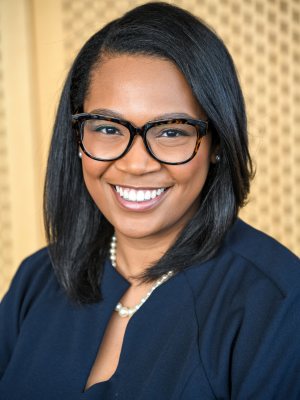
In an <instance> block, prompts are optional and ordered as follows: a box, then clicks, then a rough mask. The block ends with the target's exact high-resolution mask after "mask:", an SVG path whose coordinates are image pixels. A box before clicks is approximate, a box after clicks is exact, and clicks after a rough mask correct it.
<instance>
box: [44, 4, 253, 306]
mask: <svg viewBox="0 0 300 400" xmlns="http://www.w3.org/2000/svg"><path fill="white" fill-rule="evenodd" d="M108 54H111V55H121V54H130V55H140V54H141V55H146V56H151V57H158V58H163V59H167V60H170V61H172V62H173V63H175V64H176V65H177V67H178V68H179V69H180V70H181V71H182V73H183V74H184V76H185V77H186V80H187V82H188V83H189V85H190V87H191V89H192V91H193V93H194V94H195V96H196V98H197V100H198V101H199V104H200V105H201V106H202V108H203V109H204V111H205V113H206V114H207V116H208V118H209V119H210V121H211V125H210V126H211V128H210V129H211V132H212V136H213V140H214V142H215V143H216V142H217V143H218V144H219V146H220V151H219V156H220V161H219V162H218V163H217V164H211V165H210V168H209V172H208V176H207V179H206V182H205V184H204V187H203V189H202V192H201V206H200V208H199V209H198V211H197V212H196V214H195V215H194V216H193V217H192V218H191V220H190V221H189V222H188V223H187V225H186V226H185V227H184V229H183V230H182V231H181V233H180V234H179V236H178V237H177V239H176V240H175V241H174V243H173V244H172V246H171V247H170V248H169V250H168V251H167V252H166V253H165V254H164V255H163V256H162V257H161V258H160V259H159V260H157V262H156V263H155V264H154V265H151V266H149V268H147V269H146V271H145V272H144V273H143V274H142V275H141V276H140V277H139V278H140V282H151V281H154V280H155V279H158V278H159V277H160V276H161V275H162V274H163V273H166V272H167V271H168V270H169V269H170V265H171V266H172V269H173V270H174V271H175V272H176V271H177V272H178V271H181V270H183V269H185V268H189V267H192V266H194V265H195V264H198V265H199V264H200V263H203V262H204V261H206V260H208V259H210V258H212V257H214V256H215V255H216V253H217V252H218V250H219V248H220V246H221V245H222V242H223V240H224V238H225V236H226V233H227V232H228V230H229V229H230V228H231V227H232V225H233V223H234V222H235V220H236V218H237V214H238V210H239V208H240V207H242V206H243V205H244V204H245V201H246V199H247V195H248V193H249V185H250V180H251V179H252V177H253V175H254V174H253V168H252V162H251V158H250V155H249V151H248V136H247V119H246V111H245V104H244V99H243V95H242V92H241V88H240V85H239V81H238V78H237V73H236V70H235V67H234V63H233V61H232V58H231V56H230V54H229V52H228V50H227V49H226V47H225V45H224V44H223V42H222V40H221V39H220V38H219V37H218V36H217V35H216V33H214V32H213V30H212V29H211V28H209V27H208V26H207V25H206V24H205V23H204V22H203V21H202V20H200V19H198V18H196V17H195V16H193V15H192V14H190V13H189V12H187V11H185V10H183V9H181V8H179V7H176V6H174V5H170V4H167V3H162V2H151V3H147V4H144V5H141V6H139V7H136V8H134V9H133V10H131V11H129V12H127V13H126V14H125V15H124V16H123V17H121V18H119V19H116V20H114V21H112V22H110V23H109V24H108V25H106V26H105V27H104V28H103V29H101V30H100V31H99V32H97V33H96V34H94V35H93V36H92V37H91V38H90V39H89V40H88V41H87V43H86V44H85V45H84V46H83V48H82V49H81V51H80V52H79V54H78V56H77V58H76V59H75V61H74V63H73V66H72V67H71V70H70V72H69V75H68V77H67V80H66V83H65V86H64V89H63V92H62V95H61V99H60V103H59V107H58V111H57V117H56V121H55V125H54V131H53V137H52V142H51V147H50V153H49V159H48V167H47V174H46V182H45V192H44V219H45V228H46V235H47V240H48V245H49V246H48V248H49V254H50V257H51V260H52V263H53V266H54V269H55V272H56V275H57V278H58V280H59V282H60V284H61V286H62V288H63V289H64V291H65V292H66V294H67V295H68V297H69V299H70V300H71V301H72V302H75V303H77V304H88V303H95V302H99V301H101V300H102V294H101V290H100V282H101V277H102V272H103V267H104V262H105V259H106V257H107V254H108V249H109V243H110V240H111V237H112V235H113V231H114V228H113V226H112V225H111V224H110V223H109V222H108V221H107V219H106V218H105V217H104V215H103V214H102V213H101V211H100V210H99V208H98V207H97V206H96V204H95V203H94V201H93V199H92V198H91V196H90V194H89V192H88V190H87V188H86V186H85V182H84V179H83V174H82V165H81V161H80V159H79V158H78V156H77V154H78V144H77V142H76V136H75V133H74V132H73V130H72V118H71V116H72V114H74V113H76V112H78V111H81V110H83V103H84V99H85V97H86V95H87V93H88V89H89V84H90V81H91V77H92V72H93V69H94V68H96V67H97V65H99V62H101V59H103V57H104V56H105V55H108Z"/></svg>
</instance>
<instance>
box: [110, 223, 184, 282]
mask: <svg viewBox="0 0 300 400" xmlns="http://www.w3.org/2000/svg"><path fill="white" fill-rule="evenodd" d="M177 234H178V233H177V232H176V233H174V232H173V235H170V234H168V233H167V232H165V233H160V234H159V235H155V236H149V237H145V238H131V237H128V236H125V235H124V234H122V233H121V232H120V231H117V230H116V237H117V252H116V257H117V262H116V268H117V270H118V272H119V273H120V274H121V275H122V276H123V277H124V278H125V279H127V280H128V281H129V282H130V283H131V284H132V285H134V286H135V285H137V284H138V282H137V281H136V280H135V279H134V277H135V276H137V275H139V274H141V273H142V272H143V271H144V270H146V269H147V268H148V267H150V266H151V265H152V264H154V263H155V262H156V261H157V260H159V259H160V258H161V257H162V256H163V254H164V253H165V252H166V251H167V250H168V249H169V248H170V246H171V245H172V243H173V241H174V240H175V238H176V236H177Z"/></svg>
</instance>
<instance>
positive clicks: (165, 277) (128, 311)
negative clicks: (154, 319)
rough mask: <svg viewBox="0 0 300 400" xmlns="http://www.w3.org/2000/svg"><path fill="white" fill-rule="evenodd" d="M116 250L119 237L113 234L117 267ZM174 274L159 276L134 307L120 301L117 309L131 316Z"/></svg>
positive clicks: (112, 246)
mask: <svg viewBox="0 0 300 400" xmlns="http://www.w3.org/2000/svg"><path fill="white" fill-rule="evenodd" d="M116 251H117V238H116V236H115V235H113V237H112V239H111V242H110V250H109V252H110V257H109V258H110V261H111V263H112V266H113V267H114V268H116V263H117V256H116ZM172 275H173V271H169V272H168V273H167V274H165V275H163V276H162V277H161V278H159V279H158V280H157V281H156V283H155V284H154V285H153V286H152V288H151V290H150V291H149V292H147V294H146V296H145V297H142V298H141V300H140V302H139V304H136V305H135V306H134V307H133V308H127V307H124V306H123V305H122V304H121V303H118V304H117V305H116V308H115V311H118V313H119V315H120V317H123V318H124V317H131V315H133V314H134V313H135V312H136V311H137V310H138V309H139V308H140V307H141V306H142V305H143V304H144V303H145V301H146V300H147V299H149V297H150V296H151V294H152V293H153V291H154V290H155V289H156V288H157V287H158V286H159V285H161V284H162V283H163V282H165V281H167V280H168V279H169V278H170V277H171V276H172Z"/></svg>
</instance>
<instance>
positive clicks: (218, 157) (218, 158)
mask: <svg viewBox="0 0 300 400" xmlns="http://www.w3.org/2000/svg"><path fill="white" fill-rule="evenodd" d="M220 160H221V157H220V156H219V155H218V156H216V162H217V163H218V162H219V161H220Z"/></svg>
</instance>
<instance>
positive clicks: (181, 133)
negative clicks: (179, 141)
mask: <svg viewBox="0 0 300 400" xmlns="http://www.w3.org/2000/svg"><path fill="white" fill-rule="evenodd" d="M178 136H189V134H188V132H185V131H183V130H179V129H168V130H164V131H163V132H161V133H160V134H159V135H158V137H168V138H174V137H178Z"/></svg>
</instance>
